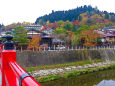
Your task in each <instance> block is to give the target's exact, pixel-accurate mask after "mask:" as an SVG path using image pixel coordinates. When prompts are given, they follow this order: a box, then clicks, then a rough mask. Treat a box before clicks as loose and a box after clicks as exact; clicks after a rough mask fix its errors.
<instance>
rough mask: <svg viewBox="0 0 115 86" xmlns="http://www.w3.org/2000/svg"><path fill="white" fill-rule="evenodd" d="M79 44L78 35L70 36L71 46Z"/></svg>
mask: <svg viewBox="0 0 115 86" xmlns="http://www.w3.org/2000/svg"><path fill="white" fill-rule="evenodd" d="M79 44H80V35H73V36H72V46H77V45H79Z"/></svg>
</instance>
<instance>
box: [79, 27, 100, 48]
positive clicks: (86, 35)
mask: <svg viewBox="0 0 115 86" xmlns="http://www.w3.org/2000/svg"><path fill="white" fill-rule="evenodd" d="M81 37H82V38H83V39H84V46H87V47H94V46H96V43H97V38H98V37H100V36H99V34H98V33H97V32H94V31H93V30H91V29H89V30H86V31H85V30H84V31H82V33H81Z"/></svg>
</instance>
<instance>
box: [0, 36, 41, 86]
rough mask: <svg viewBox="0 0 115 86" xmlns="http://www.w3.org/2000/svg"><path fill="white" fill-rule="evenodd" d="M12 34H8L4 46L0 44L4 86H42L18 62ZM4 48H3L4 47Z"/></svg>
mask: <svg viewBox="0 0 115 86" xmlns="http://www.w3.org/2000/svg"><path fill="white" fill-rule="evenodd" d="M12 38H13V37H12V36H11V35H7V36H6V40H7V41H6V42H5V43H4V46H3V45H2V44H0V47H1V48H0V52H1V54H0V61H1V64H0V68H1V73H2V74H1V75H2V86H40V84H39V83H37V82H36V81H35V80H34V78H32V76H31V75H30V74H28V73H27V72H26V71H25V70H24V69H23V68H22V67H21V66H20V65H19V64H18V63H17V62H16V51H15V50H13V48H14V44H13V42H12V41H11V39H12ZM2 48H3V49H2Z"/></svg>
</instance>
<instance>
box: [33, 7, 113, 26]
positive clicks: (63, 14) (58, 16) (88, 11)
mask: <svg viewBox="0 0 115 86" xmlns="http://www.w3.org/2000/svg"><path fill="white" fill-rule="evenodd" d="M83 13H85V14H83ZM95 14H96V15H95ZM93 16H96V17H103V16H104V19H108V20H109V21H112V22H115V13H108V12H107V11H99V10H98V9H97V8H93V7H92V6H90V5H89V6H86V5H85V6H81V7H77V8H76V9H72V10H67V11H52V13H50V14H49V15H44V16H41V17H39V18H37V20H36V22H35V23H36V24H37V23H39V24H42V25H45V22H47V21H49V22H51V23H52V22H56V21H59V20H63V21H67V20H69V21H70V22H74V21H75V20H79V21H81V20H82V19H83V18H84V17H87V21H88V22H92V21H93V20H92V19H91V18H92V17H93Z"/></svg>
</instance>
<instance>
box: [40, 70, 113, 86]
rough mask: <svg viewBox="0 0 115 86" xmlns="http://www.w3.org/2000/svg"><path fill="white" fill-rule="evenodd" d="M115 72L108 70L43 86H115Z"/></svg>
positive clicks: (42, 85) (50, 82)
mask: <svg viewBox="0 0 115 86" xmlns="http://www.w3.org/2000/svg"><path fill="white" fill-rule="evenodd" d="M114 80H115V71H114V70H106V71H100V72H94V73H90V74H85V75H81V76H77V77H71V78H67V79H65V78H60V79H59V80H54V81H49V82H46V83H41V86H115V81H114Z"/></svg>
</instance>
